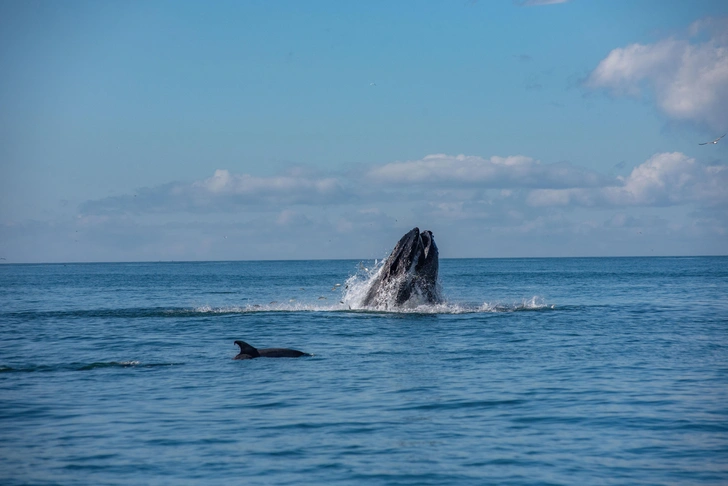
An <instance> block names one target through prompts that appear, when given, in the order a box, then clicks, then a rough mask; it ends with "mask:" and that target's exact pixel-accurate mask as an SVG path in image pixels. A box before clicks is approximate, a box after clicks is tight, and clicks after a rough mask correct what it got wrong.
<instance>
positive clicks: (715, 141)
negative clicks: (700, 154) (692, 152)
mask: <svg viewBox="0 0 728 486" xmlns="http://www.w3.org/2000/svg"><path fill="white" fill-rule="evenodd" d="M725 136H726V134H725V133H724V134H723V135H721V136H720V137H718V138H716V139H715V140H713V141H712V142H705V143H699V144H698V145H708V144H709V143H713V144H716V143H718V140H720V139H721V138H723V137H725Z"/></svg>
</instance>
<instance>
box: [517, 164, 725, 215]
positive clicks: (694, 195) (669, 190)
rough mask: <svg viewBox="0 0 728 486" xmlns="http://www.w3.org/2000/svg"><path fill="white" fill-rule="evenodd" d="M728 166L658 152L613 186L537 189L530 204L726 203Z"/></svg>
mask: <svg viewBox="0 0 728 486" xmlns="http://www.w3.org/2000/svg"><path fill="white" fill-rule="evenodd" d="M727 184H728V167H726V166H720V165H712V166H705V165H701V164H698V163H697V162H696V161H695V159H693V158H691V157H688V156H687V155H685V154H683V153H680V152H672V153H659V154H655V155H653V156H652V157H651V158H650V159H648V160H647V161H645V162H644V163H643V164H641V165H639V166H637V167H635V168H634V170H632V173H631V174H630V175H629V176H628V177H619V178H617V179H616V180H615V184H614V185H610V186H607V187H601V188H596V189H586V188H569V189H537V190H534V191H531V193H530V194H529V196H528V199H527V202H528V203H529V204H530V205H531V206H567V205H575V206H672V205H678V204H683V203H689V202H698V203H701V204H703V205H706V206H712V205H717V204H725V203H726V202H728V195H727V194H726V192H727V191H725V187H726V185H727Z"/></svg>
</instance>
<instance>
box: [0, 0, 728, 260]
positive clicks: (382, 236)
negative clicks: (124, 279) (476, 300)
mask: <svg viewBox="0 0 728 486" xmlns="http://www.w3.org/2000/svg"><path fill="white" fill-rule="evenodd" d="M0 69H1V71H2V76H0V263H40V262H96V261H106V262H112V261H190V260H259V259H276V260H277V259H284V260H285V259H322V258H353V259H360V258H361V259H364V258H382V257H384V256H386V255H387V253H388V251H389V250H391V248H392V247H393V246H394V244H395V243H396V241H397V240H398V239H399V238H400V236H402V235H403V234H404V233H405V232H407V231H409V230H410V229H411V228H413V227H415V226H417V227H419V228H420V229H422V230H424V229H429V230H432V231H433V233H434V236H435V239H436V242H437V244H438V247H439V249H440V256H441V258H491V257H583V256H652V255H654V256H666V255H685V256H690V255H725V254H728V137H726V138H725V139H723V140H721V141H719V142H718V143H717V144H712V143H711V144H707V145H699V144H700V143H703V142H708V141H712V140H714V139H715V138H717V137H719V136H721V135H723V134H725V133H726V132H728V2H724V1H714V0H711V1H708V0H685V1H674V2H664V1H662V0H637V1H635V0H629V1H622V0H570V1H569V0H566V1H564V0H498V1H496V0H493V1H485V0H477V1H476V0H457V1H456V0H447V1H446V0H441V1H435V0H433V1H428V2H420V1H402V2H390V1H369V2H341V1H338V0H336V1H318V0H311V1H307V2H299V1H286V0H277V1H253V0H251V1H229V2H228V1H217V2H200V1H184V0H176V1H133V0H129V1H127V0H124V1H121V0H118V1H114V0H101V1H97V0H94V1H88V2H86V1H75V0H69V1H66V2H48V1H37V0H27V1H23V2H18V1H15V0H0Z"/></svg>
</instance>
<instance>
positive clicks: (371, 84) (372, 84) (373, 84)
mask: <svg viewBox="0 0 728 486" xmlns="http://www.w3.org/2000/svg"><path fill="white" fill-rule="evenodd" d="M376 85H377V83H369V86H376Z"/></svg>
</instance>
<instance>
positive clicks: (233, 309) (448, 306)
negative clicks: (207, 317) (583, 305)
mask: <svg viewBox="0 0 728 486" xmlns="http://www.w3.org/2000/svg"><path fill="white" fill-rule="evenodd" d="M554 309H556V306H555V305H553V304H547V303H546V302H544V300H543V299H542V298H541V297H537V296H535V297H531V298H529V299H523V300H522V301H521V302H516V303H511V304H504V303H488V302H485V303H482V304H467V303H457V302H442V303H439V304H412V305H407V306H402V307H394V308H388V309H380V308H377V307H366V306H359V307H352V306H351V305H349V304H347V303H346V302H345V301H344V302H340V303H339V304H335V305H329V306H322V305H320V304H307V303H285V304H278V303H274V304H265V305H257V304H248V305H245V306H228V307H211V306H207V305H206V306H200V307H197V308H195V309H193V310H188V311H186V313H187V314H193V313H199V314H250V313H265V312H354V313H365V314H366V313H369V314H483V313H497V312H523V311H542V310H554Z"/></svg>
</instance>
